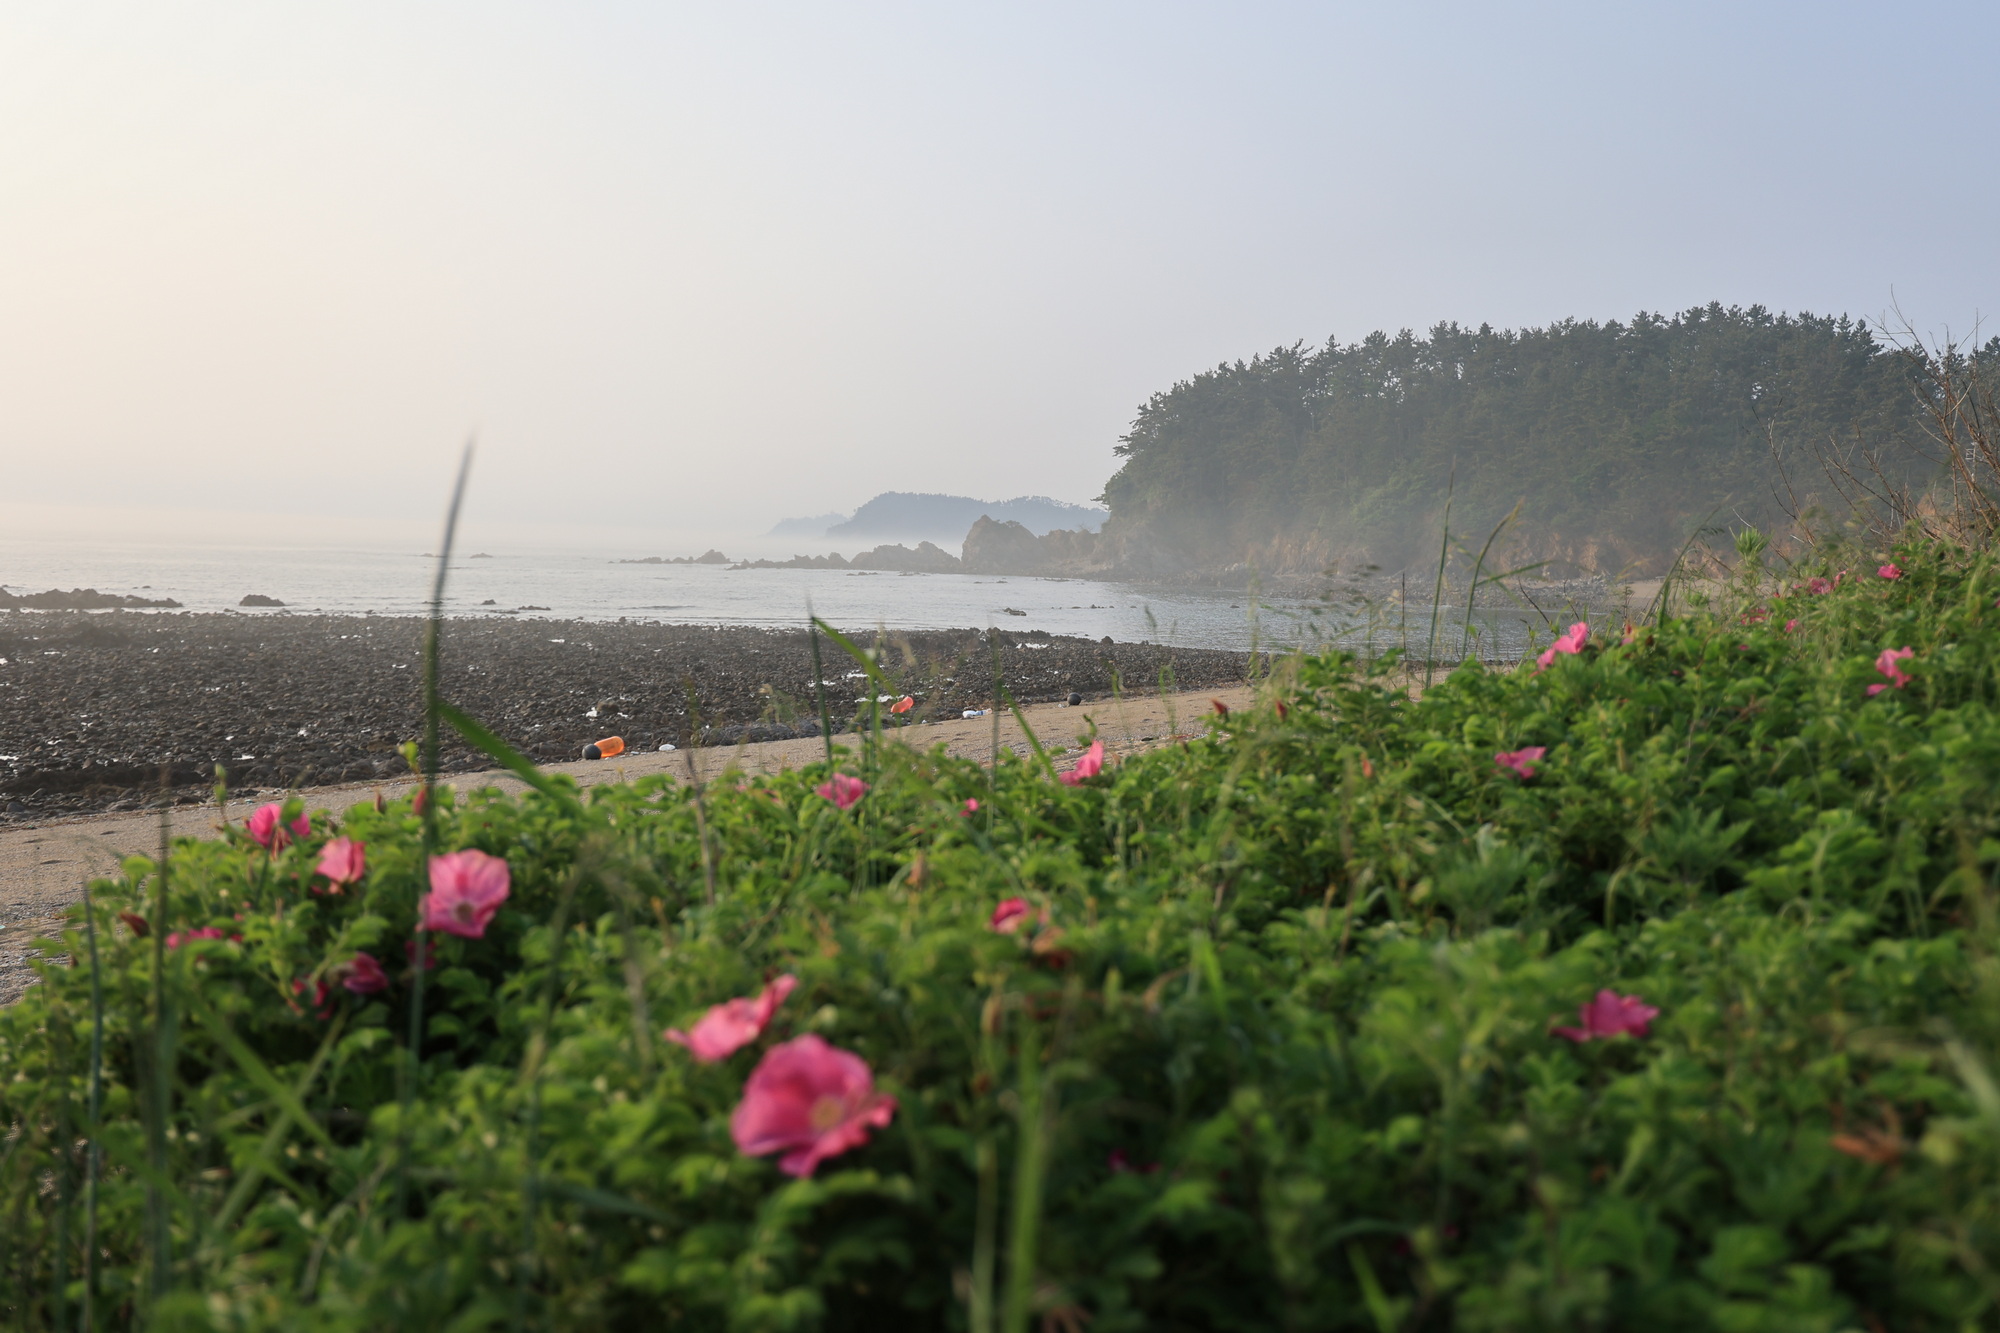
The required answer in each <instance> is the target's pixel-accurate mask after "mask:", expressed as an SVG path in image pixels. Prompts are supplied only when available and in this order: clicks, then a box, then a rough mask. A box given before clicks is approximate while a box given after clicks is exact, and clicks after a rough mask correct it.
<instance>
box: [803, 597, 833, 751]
mask: <svg viewBox="0 0 2000 1333" xmlns="http://www.w3.org/2000/svg"><path fill="white" fill-rule="evenodd" d="M820 624H821V621H820V618H819V617H818V616H816V615H814V614H813V605H812V598H810V597H808V598H806V632H807V633H808V634H809V635H811V636H812V650H813V689H814V691H815V692H816V693H817V694H818V697H819V734H820V736H821V738H822V739H823V740H825V742H826V772H827V776H828V777H832V776H833V715H832V714H831V713H828V712H827V711H826V667H825V665H824V664H822V663H821V662H820V659H819V627H820Z"/></svg>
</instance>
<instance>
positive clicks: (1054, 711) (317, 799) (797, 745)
mask: <svg viewBox="0 0 2000 1333" xmlns="http://www.w3.org/2000/svg"><path fill="white" fill-rule="evenodd" d="M1251 695H1252V691H1251V689H1250V687H1248V686H1243V685H1233V686H1228V687H1225V688H1221V689H1215V690H1195V691H1189V692H1186V693H1182V694H1178V695H1167V696H1161V695H1158V694H1154V695H1142V696H1138V697H1136V698H1127V699H1125V700H1124V701H1123V702H1114V701H1111V700H1102V701H1099V702H1096V703H1091V704H1085V705H1084V706H1082V707H1080V708H1074V709H1072V708H1068V707H1065V706H1063V705H1061V704H1035V705H1031V706H1029V707H1028V708H1026V709H1024V710H1022V711H1023V713H1024V715H1025V716H1026V717H1027V719H1028V725H1029V726H1031V727H1032V728H1034V732H1035V736H1036V738H1037V739H1038V740H1040V741H1041V742H1042V744H1043V745H1044V746H1055V745H1070V744H1073V742H1074V739H1075V737H1076V735H1077V734H1078V733H1079V732H1082V731H1083V730H1084V729H1085V728H1086V727H1087V726H1088V725H1089V723H1090V722H1091V721H1093V720H1094V721H1095V722H1096V724H1097V728H1098V734H1099V736H1100V737H1101V738H1102V739H1103V741H1104V745H1105V749H1106V750H1107V751H1108V752H1110V753H1112V754H1130V753H1133V752H1136V751H1139V750H1144V749H1147V748H1149V747H1150V746H1153V745H1156V744H1160V743H1162V742H1164V741H1166V740H1169V739H1171V738H1172V737H1174V736H1176V735H1183V736H1184V735H1196V734H1199V733H1200V732H1201V730H1202V728H1203V727H1204V726H1205V725H1206V722H1207V719H1208V718H1209V717H1210V716H1212V710H1211V707H1210V704H1209V700H1210V699H1211V698H1215V699H1220V700H1222V701H1223V702H1224V703H1225V704H1227V705H1228V706H1229V707H1231V708H1241V707H1245V706H1247V705H1248V704H1249V703H1250V701H1251ZM897 735H898V737H899V738H900V739H902V740H904V741H906V742H908V743H910V744H914V745H919V746H922V747H924V748H925V749H928V748H930V747H931V746H934V745H937V744H940V743H942V744H943V745H945V747H946V748H947V749H948V750H949V751H950V752H951V753H952V754H955V755H959V756H962V757H964V758H969V759H977V760H980V761H981V762H985V761H988V760H990V759H991V758H992V756H993V719H992V718H991V717H982V718H972V719H965V720H954V721H948V722H938V723H932V724H928V725H925V726H919V727H911V728H909V729H907V730H905V731H902V732H899V733H897ZM836 739H837V740H839V739H843V738H836ZM844 739H845V741H846V742H848V743H850V744H851V743H852V742H853V740H854V738H853V737H851V736H850V737H846V738H844ZM1000 744H1001V745H1003V746H1005V747H1007V748H1008V749H1011V750H1013V751H1014V752H1015V753H1017V754H1018V753H1025V752H1026V751H1027V748H1028V746H1027V742H1026V740H1025V739H1024V738H1023V736H1022V734H1021V729H1020V727H1019V725H1018V724H1016V723H1015V721H1014V719H1013V718H1012V717H1009V716H1003V717H1002V718H1001V723H1000ZM822 753H823V748H822V742H821V741H820V740H819V739H817V738H814V739H811V740H789V741H767V742H764V743H762V744H755V745H743V746H738V747H737V748H735V749H724V748H721V747H711V748H704V749H698V750H693V751H685V750H681V751H675V752H673V753H671V754H662V753H658V752H646V753H634V754H628V755H624V756H621V757H619V758H618V759H615V760H606V761H602V762H598V763H585V762H583V761H580V760H579V761H577V762H574V763H565V764H549V765H545V766H544V768H545V770H546V771H548V772H553V773H568V774H570V775H572V776H573V777H575V778H576V780H577V781H578V782H580V783H583V784H585V785H591V784H594V783H599V782H617V781H621V780H624V779H628V778H637V777H643V776H646V775H647V774H652V773H662V772H664V773H671V774H673V775H675V776H676V777H685V775H686V774H687V771H688V760H689V758H690V757H692V758H693V760H694V763H695V766H696V771H697V772H699V773H700V774H701V776H702V777H703V778H704V779H706V778H710V777H714V776H717V775H719V774H721V773H722V772H723V771H724V770H726V769H728V768H730V767H736V768H739V769H742V770H744V771H745V772H749V773H753V774H755V773H776V772H779V771H782V770H784V769H787V768H797V767H800V766H802V765H805V764H809V763H811V762H813V761H814V760H815V759H817V758H819V757H820V755H821V754H822ZM450 783H451V785H453V786H456V787H458V788H460V789H461V790H471V789H474V788H479V787H489V786H490V787H498V788H500V789H501V790H503V791H519V790H521V789H522V784H521V782H520V781H519V780H518V779H516V778H514V777H513V776H512V775H511V774H508V773H505V772H501V771H491V772H484V773H469V774H453V775H452V776H451V778H450ZM412 785H414V784H413V782H412V780H411V779H408V778H404V779H400V780H388V781H381V782H359V783H345V784H342V785H339V786H333V787H314V788H309V789H307V790H306V792H305V793H304V795H305V797H306V801H307V804H308V806H309V807H310V808H312V809H315V810H320V809H325V810H334V811H339V810H344V809H346V808H347V807H349V806H352V805H356V804H358V803H360V802H362V801H366V800H372V799H373V798H374V795H375V793H376V792H377V791H381V792H384V793H385V794H387V795H389V796H392V797H393V796H395V795H398V794H399V793H402V792H405V791H407V790H408V789H409V788H410V787H411V786H412ZM265 799H268V798H267V796H265V795H260V796H259V797H258V798H257V802H256V803H258V804H261V803H262V802H263V801H264V800H265ZM250 808H251V803H249V802H243V803H238V804H236V805H234V806H233V807H232V808H230V809H229V810H228V811H227V813H228V815H229V817H231V818H232V819H238V818H241V817H242V816H243V815H244V814H246V813H247V812H248V811H249V810H250ZM219 817H220V816H219V813H218V811H217V810H216V808H215V807H214V806H212V805H210V806H178V807H174V808H172V809H171V810H169V811H168V820H169V828H170V829H171V830H172V833H173V835H174V836H176V837H198V836H201V835H203V834H207V833H210V832H212V831H214V829H215V827H216V821H217V819H218V818H219ZM159 845H160V816H159V813H158V812H157V811H141V812H130V813H119V814H105V815H85V816H77V817H72V818H67V819H58V820H50V821H46V822H43V823H38V824H30V825H25V826H15V827H11V828H6V829H0V1004H9V1003H12V1002H13V1001H14V1000H15V999H17V998H19V996H20V994H21V991H22V989H23V988H24V987H25V986H28V985H31V984H33V982H34V980H35V975H34V970H33V968H32V967H31V966H30V965H29V959H30V958H31V957H33V956H34V955H35V952H36V951H35V949H34V947H33V946H34V941H35V940H36V939H37V938H40V937H42V936H45V935H47V934H49V933H50V932H52V931H54V930H57V929H59V928H60V926H61V924H62V921H63V919H64V915H65V913H66V912H67V911H68V909H69V907H70V905H71V904H73V903H75V902H77V901H78V900H79V899H80V898H81V897H82V889H83V885H84V883H85V882H86V881H87V880H89V879H93V878H97V877H101V876H106V875H110V874H112V873H114V872H115V871H116V870H117V867H118V865H119V863H120V862H121V861H122V860H123V859H124V858H125V857H127V856H131V855H135V854H150V853H151V852H153V851H154V850H155V849H157V848H158V847H159Z"/></svg>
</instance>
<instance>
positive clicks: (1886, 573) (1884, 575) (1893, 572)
mask: <svg viewBox="0 0 2000 1333" xmlns="http://www.w3.org/2000/svg"><path fill="white" fill-rule="evenodd" d="M1875 577H1876V578H1878V579H1899V578H1901V577H1903V571H1902V570H1900V569H1898V568H1897V567H1896V566H1895V565H1893V564H1890V565H1883V566H1882V567H1881V568H1880V569H1878V570H1876V571H1875Z"/></svg>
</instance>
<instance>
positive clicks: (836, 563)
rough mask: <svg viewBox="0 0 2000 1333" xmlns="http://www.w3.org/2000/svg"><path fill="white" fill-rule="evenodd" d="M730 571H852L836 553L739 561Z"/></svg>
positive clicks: (841, 556)
mask: <svg viewBox="0 0 2000 1333" xmlns="http://www.w3.org/2000/svg"><path fill="white" fill-rule="evenodd" d="M730 568H731V569H852V568H853V566H852V565H850V564H848V563H847V557H846V556H844V555H842V554H841V553H840V552H838V551H829V552H827V553H826V554H825V555H795V556H793V557H792V558H791V559H790V560H739V561H737V562H736V563H735V564H733V565H731V566H730Z"/></svg>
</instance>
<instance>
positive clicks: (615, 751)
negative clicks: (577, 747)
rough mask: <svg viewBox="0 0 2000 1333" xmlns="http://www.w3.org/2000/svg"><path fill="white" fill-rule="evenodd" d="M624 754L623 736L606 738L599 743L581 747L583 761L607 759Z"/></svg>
mask: <svg viewBox="0 0 2000 1333" xmlns="http://www.w3.org/2000/svg"><path fill="white" fill-rule="evenodd" d="M624 753H625V738H624V737H623V736H606V737H605V738H604V739H603V740H601V741H595V742H593V743H591V744H589V745H586V746H584V747H583V757H584V758H585V759H609V758H611V757H612V756H613V755H619V754H624Z"/></svg>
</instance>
